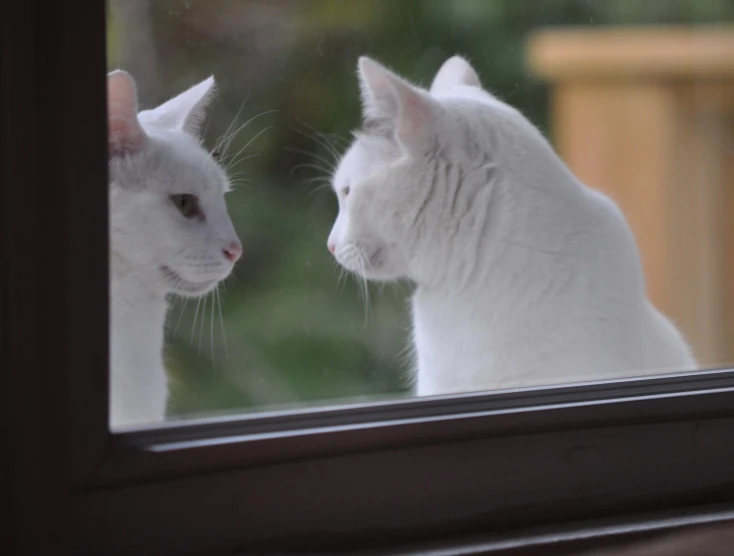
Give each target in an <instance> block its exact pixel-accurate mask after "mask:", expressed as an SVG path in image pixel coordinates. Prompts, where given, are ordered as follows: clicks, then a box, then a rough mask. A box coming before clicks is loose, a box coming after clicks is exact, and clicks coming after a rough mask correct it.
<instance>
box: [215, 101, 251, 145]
mask: <svg viewBox="0 0 734 556" xmlns="http://www.w3.org/2000/svg"><path fill="white" fill-rule="evenodd" d="M248 98H250V93H249V92H248V93H247V94H246V95H245V99H244V100H243V101H242V104H240V107H239V108H238V109H237V113H236V114H235V115H234V118H232V121H231V122H229V125H228V126H227V129H226V130H225V132H224V134H223V135H222V136H221V137H220V138H219V141H217V142H216V143H215V146H214V149H212V152H213V151H217V150H221V149H222V147H223V146H224V143H225V141H227V140H228V139H230V138H231V137H233V133H232V130H233V129H234V126H235V125H236V123H237V120H239V119H240V114H241V113H242V109H243V108H244V107H245V104H247V99H248Z"/></svg>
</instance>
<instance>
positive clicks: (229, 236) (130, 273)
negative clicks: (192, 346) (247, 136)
mask: <svg viewBox="0 0 734 556" xmlns="http://www.w3.org/2000/svg"><path fill="white" fill-rule="evenodd" d="M107 89H108V106H109V107H108V115H109V137H108V138H109V154H110V164H109V172H110V183H109V195H110V202H109V205H110V298H111V299H110V311H111V323H110V326H111V341H110V350H111V381H110V425H111V426H112V427H120V426H128V425H139V424H150V423H154V422H157V421H160V420H162V419H163V418H164V415H165V410H166V401H167V393H168V388H167V378H166V371H165V367H164V364H163V342H164V325H165V318H166V312H167V304H166V296H167V295H168V294H171V293H173V294H178V295H182V296H199V295H202V294H204V293H206V292H208V291H210V290H212V289H213V288H214V287H215V286H216V285H217V283H218V282H219V281H221V280H222V279H224V278H226V277H227V276H228V275H229V273H230V271H231V270H232V266H233V264H234V262H235V261H236V259H237V258H238V257H239V254H240V253H241V246H240V243H239V239H238V238H237V234H236V233H235V230H234V228H233V226H232V222H231V221H230V218H229V215H228V214H227V207H226V205H225V201H224V194H225V192H226V191H227V190H228V189H229V181H228V179H227V177H226V175H225V173H224V171H223V170H222V169H221V168H220V166H219V165H218V164H217V162H216V161H215V160H214V158H212V156H211V155H210V154H209V153H208V152H207V151H205V150H204V149H203V148H202V146H201V145H200V143H199V138H198V131H199V125H200V123H201V121H202V119H203V117H204V111H205V109H206V107H207V104H208V103H209V100H210V98H211V95H212V92H213V89H214V79H213V78H211V77H210V78H209V79H207V80H205V81H203V82H202V83H200V84H198V85H196V86H194V87H192V88H190V89H189V90H187V91H185V92H184V93H182V94H180V95H178V96H176V97H175V98H173V99H171V100H169V101H168V102H166V103H164V104H162V105H161V106H159V107H157V108H155V109H152V110H146V111H143V112H140V113H138V108H137V106H138V101H137V93H136V87H135V82H134V80H133V78H132V77H131V76H130V75H129V74H128V73H126V72H123V71H115V72H112V73H110V74H109V75H108V77H107ZM183 194H186V195H193V196H195V198H196V199H198V206H197V203H196V202H193V203H188V204H186V205H183V206H184V207H186V209H187V212H186V214H187V215H188V217H187V216H185V215H184V212H182V210H181V209H180V208H179V207H177V205H176V204H175V203H174V200H173V199H178V200H179V201H180V200H181V198H180V197H174V198H173V199H172V198H171V196H172V195H183ZM189 199H191V198H189ZM192 207H194V208H192Z"/></svg>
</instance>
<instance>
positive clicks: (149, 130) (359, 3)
mask: <svg viewBox="0 0 734 556" xmlns="http://www.w3.org/2000/svg"><path fill="white" fill-rule="evenodd" d="M732 21H734V4H732V3H731V2H726V1H723V0H686V1H678V2H638V1H634V0H633V1H628V0H610V1H607V2H598V1H590V0H554V1H550V2H536V1H534V0H533V1H531V0H490V1H488V0H453V1H451V2H446V1H443V0H392V1H390V2H386V1H379V0H350V1H349V2H345V1H337V0H300V1H281V2H272V1H267V0H248V1H241V0H238V1H233V0H206V1H204V0H186V1H184V0H155V1H153V0H134V1H133V0H109V1H108V63H109V71H110V74H109V75H108V101H109V137H108V141H109V146H110V180H111V183H110V211H111V212H110V221H111V224H110V225H111V253H110V264H111V276H112V284H111V299H112V301H111V319H112V320H111V358H112V364H111V372H112V380H111V389H112V391H111V420H112V426H113V427H118V426H120V427H121V426H128V425H138V424H150V423H154V422H158V421H160V420H161V419H162V418H164V416H165V418H167V419H176V418H182V417H184V418H185V417H193V416H202V415H218V414H224V413H236V412H243V411H246V412H251V411H261V410H267V409H272V408H282V407H299V406H304V405H312V404H316V403H334V402H339V403H343V402H345V401H357V400H361V401H370V400H377V399H386V398H395V397H401V396H406V395H409V396H412V395H416V394H418V395H441V394H451V393H457V392H466V391H472V390H496V389H504V388H515V387H526V386H537V385H541V384H553V383H569V382H587V381H594V380H603V379H608V378H616V377H624V376H639V375H642V374H650V373H661V372H668V373H669V372H684V371H692V370H694V369H699V368H711V367H717V366H723V365H725V364H727V363H728V362H730V361H731V360H732V359H734V357H732V356H733V355H734V354H733V353H732V350H733V349H734V348H732V347H731V346H732V345H734V342H732V341H731V340H732V339H733V337H734V294H732V288H731V284H734V266H732V260H734V258H733V257H732V255H733V252H732V243H731V241H732V240H731V239H730V238H731V237H734V235H732V234H734V229H732V225H731V224H730V222H729V220H730V219H728V218H726V213H727V211H728V210H730V209H731V208H734V194H732V192H731V191H730V189H731V187H730V186H731V175H732V172H733V171H734V162H732V161H733V160H734V158H732V155H731V152H732V134H733V133H734V124H733V123H732V117H731V116H732V110H733V109H734V66H733V65H732V64H731V60H732V59H734V27H727V26H726V25H725V24H727V23H731V22H732ZM712 24H717V25H712ZM722 24H724V25H722ZM455 55H461V56H462V57H463V59H455V58H454V59H451V58H452V57H453V56H455ZM363 56H367V57H369V58H368V59H364V58H361V57H363ZM360 60H361V61H360ZM447 60H448V62H447ZM211 76H213V80H210V77H211ZM398 76H400V77H398ZM360 83H361V84H362V89H361V94H362V97H360ZM507 105H511V106H512V107H514V108H516V109H517V110H518V111H519V112H520V113H522V114H523V115H524V118H523V117H522V116H519V115H518V114H516V113H515V112H513V111H512V109H510V108H508V107H507ZM525 118H526V119H525ZM533 126H535V127H536V128H537V129H538V130H539V132H540V133H541V134H542V135H543V136H544V137H547V139H548V141H549V142H550V144H552V146H553V148H554V149H555V150H556V151H557V152H558V153H559V155H560V158H556V156H555V155H554V154H553V153H552V152H551V151H549V150H548V149H547V147H546V144H545V141H544V139H542V138H541V137H540V136H539V135H536V132H535V131H534V129H533ZM355 131H357V133H356V134H355V133H354V132H355ZM355 141H356V143H355ZM350 145H351V146H352V148H351V150H350ZM345 153H346V154H345ZM567 167H568V168H569V169H570V171H571V172H572V173H569V172H568V170H567V169H566V168H567ZM574 176H576V177H574ZM582 183H583V184H585V185H582ZM587 186H588V188H589V189H587ZM598 191H601V192H603V193H604V194H605V195H606V197H600V196H599V195H598V193H596V192H598ZM617 206H618V207H620V209H621V211H618V209H617ZM337 215H339V218H338V219H337ZM330 250H333V251H334V253H333V254H332V253H331V252H330ZM638 250H639V253H638ZM363 276H366V278H365V277H363ZM689 348H690V353H689V352H688V349H689Z"/></svg>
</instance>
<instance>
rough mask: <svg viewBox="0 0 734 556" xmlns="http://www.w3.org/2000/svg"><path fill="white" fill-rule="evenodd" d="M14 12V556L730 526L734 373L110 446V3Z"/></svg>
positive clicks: (171, 434) (5, 55)
mask: <svg viewBox="0 0 734 556" xmlns="http://www.w3.org/2000/svg"><path fill="white" fill-rule="evenodd" d="M0 10H2V12H1V13H2V17H0V25H1V26H2V33H0V46H1V47H2V48H1V49H0V64H1V65H0V75H1V76H2V78H3V79H2V83H3V86H2V90H1V91H0V95H2V97H1V98H2V104H0V113H1V116H2V152H1V155H2V166H1V167H0V172H2V184H1V186H2V190H1V192H0V194H1V195H2V198H0V215H1V216H0V218H1V219H2V232H0V250H1V251H0V279H1V280H2V283H1V284H0V294H1V295H2V298H0V312H1V315H0V316H1V318H2V321H0V334H1V335H0V340H1V341H2V344H1V346H2V351H1V352H0V353H1V356H2V362H1V364H2V369H3V370H4V373H3V375H4V376H5V378H6V384H5V385H4V387H3V390H2V396H3V399H2V403H1V405H2V408H1V409H0V411H2V412H3V415H2V426H3V430H2V438H3V440H4V442H5V445H6V448H7V451H6V453H7V454H10V455H9V457H7V458H3V464H2V465H3V466H5V469H4V471H6V472H5V473H4V474H3V477H4V482H3V485H2V487H3V489H4V491H5V492H7V493H9V499H10V501H11V508H12V515H13V518H12V519H11V520H9V521H5V522H4V523H3V527H7V529H8V530H7V538H9V539H10V546H11V552H18V553H29V554H61V553H96V554H109V553H128V552H129V553H139V552H145V553H155V554H169V553H190V552H192V553H197V552H202V553H207V554H210V553H212V551H213V550H216V549H222V550H228V549H234V548H240V549H242V550H243V551H244V552H246V553H249V552H250V551H251V550H258V551H260V552H259V553H262V552H266V551H268V550H277V549H282V550H307V549H312V550H314V551H317V552H319V551H322V552H321V553H323V551H326V550H333V551H335V552H336V553H344V552H345V551H347V550H348V549H353V548H358V547H365V546H383V547H384V546H389V545H390V544H391V543H397V542H403V541H405V542H407V541H419V540H428V541H430V540H431V539H439V538H446V537H451V536H454V535H464V534H474V533H485V534H490V533H492V534H495V535H500V534H505V533H510V532H515V533H517V532H519V531H526V530H528V528H530V527H546V526H551V525H554V524H555V525H559V524H561V523H563V522H570V521H580V520H584V519H590V518H605V517H606V518H613V517H615V516H622V515H627V514H634V513H639V512H658V511H661V512H662V511H664V512H667V514H671V513H672V514H674V515H678V514H680V515H688V516H695V515H703V512H705V511H708V512H712V511H715V512H719V513H718V514H716V515H719V516H720V517H721V519H724V518H725V516H727V515H729V514H728V513H726V511H725V510H727V509H730V508H731V507H732V502H734V447H732V443H731V442H730V439H731V438H732V433H734V370H721V371H710V372H701V373H693V374H691V375H687V376H682V377H681V376H676V377H648V378H641V379H634V380H626V381H609V382H607V383H603V384H596V385H577V386H559V387H550V388H542V389H536V390H529V391H526V392H504V393H495V394H487V393H484V394H468V395H465V396H451V397H445V398H440V399H434V400H398V401H391V402H382V403H379V404H375V405H357V406H344V407H335V408H327V409H311V410H307V411H302V412H282V413H278V414H268V415H264V416H260V417H244V418H243V417H231V418H226V419H223V420H219V421H213V420H207V421H201V422H198V423H191V424H185V425H184V426H183V427H179V426H176V425H175V424H172V425H166V426H163V427H161V428H159V429H156V430H150V431H138V432H128V433H124V434H114V435H113V434H110V433H109V432H108V430H107V403H108V399H107V389H108V376H107V371H106V369H107V358H108V352H107V341H108V338H107V334H108V329H107V326H106V325H102V323H105V322H107V317H108V307H107V278H108V267H107V260H106V256H102V254H105V253H106V252H107V241H108V236H107V210H106V208H107V187H106V173H107V163H106V155H107V153H106V141H105V139H104V136H105V134H106V118H105V111H106V106H105V92H106V91H105V74H106V59H105V42H106V37H105V9H104V2H101V1H98V0H74V1H73V2H49V3H43V2H34V1H32V0H27V1H25V2H15V1H14V2H4V3H2V7H1V8H0ZM92 323H94V324H92ZM96 323H99V324H96ZM712 504H717V506H716V508H715V509H712V506H711V505H712ZM697 508H700V510H698V509H697ZM681 512H682V513H681ZM683 521H684V522H685V523H695V522H696V519H695V518H694V517H691V518H690V519H688V520H686V519H683ZM659 528H661V527H658V529H659ZM653 529H655V528H654V527H653ZM602 536H603V535H602ZM607 536H609V535H607Z"/></svg>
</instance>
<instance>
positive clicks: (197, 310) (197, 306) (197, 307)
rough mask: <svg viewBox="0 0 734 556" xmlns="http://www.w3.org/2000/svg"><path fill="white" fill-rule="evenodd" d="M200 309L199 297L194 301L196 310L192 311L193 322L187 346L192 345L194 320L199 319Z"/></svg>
mask: <svg viewBox="0 0 734 556" xmlns="http://www.w3.org/2000/svg"><path fill="white" fill-rule="evenodd" d="M200 307H201V297H199V298H198V299H197V300H196V309H195V310H194V320H193V322H192V324H191V337H190V338H189V346H190V345H191V344H193V343H194V334H195V333H196V319H197V318H198V317H199V308H200Z"/></svg>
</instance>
